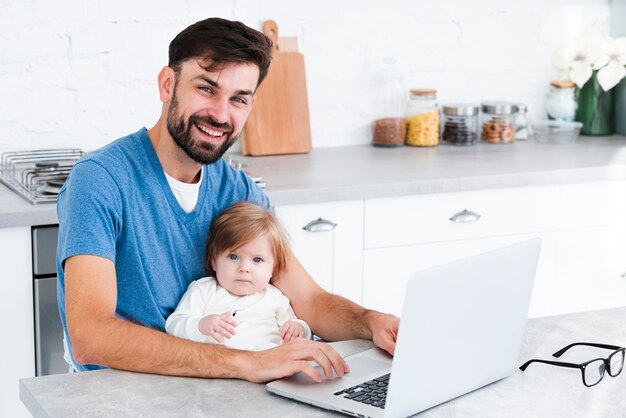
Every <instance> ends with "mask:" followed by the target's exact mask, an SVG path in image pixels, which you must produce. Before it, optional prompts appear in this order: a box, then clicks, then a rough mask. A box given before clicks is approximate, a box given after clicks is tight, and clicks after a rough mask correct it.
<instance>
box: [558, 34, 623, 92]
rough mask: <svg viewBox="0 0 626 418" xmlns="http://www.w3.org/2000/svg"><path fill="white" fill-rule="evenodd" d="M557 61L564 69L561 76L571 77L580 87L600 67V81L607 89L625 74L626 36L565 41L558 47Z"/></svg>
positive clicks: (563, 77)
mask: <svg viewBox="0 0 626 418" xmlns="http://www.w3.org/2000/svg"><path fill="white" fill-rule="evenodd" d="M554 65H555V67H556V68H558V69H559V70H560V71H561V79H563V80H571V81H573V82H574V83H576V85H577V86H578V87H582V86H584V85H585V83H586V82H587V81H589V79H590V78H591V75H592V74H593V71H594V70H598V83H600V86H601V87H602V89H603V90H604V91H608V90H610V89H612V88H613V87H615V85H617V83H619V82H620V80H621V79H622V78H624V77H625V76H626V67H625V66H626V38H619V39H611V38H606V39H600V38H597V37H589V38H587V39H586V40H582V41H578V42H576V43H573V44H569V45H565V46H564V47H563V48H561V49H560V50H559V51H557V53H556V55H555V57H554Z"/></svg>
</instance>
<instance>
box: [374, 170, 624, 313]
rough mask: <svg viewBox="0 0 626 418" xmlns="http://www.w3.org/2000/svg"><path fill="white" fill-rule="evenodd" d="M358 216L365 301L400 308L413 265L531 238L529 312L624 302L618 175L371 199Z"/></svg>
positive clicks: (621, 197) (621, 191)
mask: <svg viewBox="0 0 626 418" xmlns="http://www.w3.org/2000/svg"><path fill="white" fill-rule="evenodd" d="M464 210H466V211H465V212H464ZM364 213H365V215H364V269H363V272H364V273H363V303H364V305H365V306H368V307H371V308H374V309H378V310H383V311H390V312H393V313H396V314H399V313H400V312H401V305H402V301H403V294H404V287H405V284H406V281H407V280H408V278H409V276H410V274H411V273H412V272H414V271H417V270H422V269H425V268H428V267H430V266H433V265H436V264H442V263H446V262H449V261H452V260H455V259H460V258H464V257H467V256H470V255H474V254H477V253H480V252H483V251H487V250H490V249H493V248H497V247H501V246H505V245H508V244H512V243H514V242H519V241H522V240H525V239H529V238H533V237H540V238H542V250H541V255H540V259H539V264H538V267H537V275H536V278H535V286H534V289H533V296H532V299H531V305H530V310H529V316H543V315H551V314H558V313H565V312H575V311H582V310H589V309H600V308H608V307H615V306H623V305H626V182H625V181H605V182H589V183H580V184H569V185H561V186H558V185H554V186H533V187H519V188H510V189H499V190H495V189H494V190H483V191H474V192H461V193H442V194H432V195H419V196H406V197H396V198H385V199H370V200H366V201H365V206H364ZM455 216H456V218H457V220H461V221H466V222H453V221H452V220H451V218H455Z"/></svg>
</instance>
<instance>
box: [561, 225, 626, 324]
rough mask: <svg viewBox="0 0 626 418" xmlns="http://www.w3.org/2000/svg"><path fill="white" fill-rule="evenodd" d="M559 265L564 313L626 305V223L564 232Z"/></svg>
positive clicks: (562, 309) (562, 311)
mask: <svg viewBox="0 0 626 418" xmlns="http://www.w3.org/2000/svg"><path fill="white" fill-rule="evenodd" d="M556 263H557V264H558V268H559V273H558V275H557V276H556V289H557V290H558V298H557V301H556V302H557V306H556V309H557V310H558V311H559V312H560V313H566V312H576V311H586V310H593V309H601V308H612V307H616V306H625V305H626V223H624V224H621V225H620V224H617V225H610V226H601V227H593V228H583V229H579V230H571V231H562V232H561V233H560V234H559V241H558V247H557V252H556Z"/></svg>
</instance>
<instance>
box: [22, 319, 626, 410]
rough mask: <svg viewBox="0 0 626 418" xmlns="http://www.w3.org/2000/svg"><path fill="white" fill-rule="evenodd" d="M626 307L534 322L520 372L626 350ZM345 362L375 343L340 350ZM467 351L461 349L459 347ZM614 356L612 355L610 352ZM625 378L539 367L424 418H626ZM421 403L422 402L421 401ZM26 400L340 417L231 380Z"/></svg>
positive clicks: (31, 385) (96, 389)
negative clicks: (593, 379)
mask: <svg viewBox="0 0 626 418" xmlns="http://www.w3.org/2000/svg"><path fill="white" fill-rule="evenodd" d="M625 323H626V307H623V308H617V309H606V310H599V311H591V312H581V313H575V314H567V315H559V316H553V317H543V318H535V319H529V320H528V321H527V325H526V332H525V336H524V340H523V342H522V348H521V353H520V355H519V364H520V365H521V364H522V363H524V362H525V361H527V360H529V359H531V358H542V359H550V358H551V354H552V353H554V352H556V351H557V350H559V349H561V348H563V347H565V346H566V345H568V344H570V343H572V342H581V341H584V342H599V343H605V344H612V345H620V346H624V345H626V327H625V326H624V324H625ZM336 344H337V345H336V348H337V350H338V351H339V352H340V353H341V354H342V355H344V356H345V355H348V354H351V353H355V352H358V351H362V350H364V349H366V348H369V347H370V346H371V343H370V342H369V341H363V340H353V341H348V342H342V343H336ZM459 349H462V345H461V346H459ZM607 352H609V351H608V350H602V349H593V348H591V349H589V348H580V349H571V350H570V351H568V352H567V353H566V354H565V355H564V356H562V357H561V358H560V360H561V361H570V362H574V363H577V362H583V361H586V360H590V359H592V358H597V357H605V356H606V355H608V354H607ZM609 353H610V352H609ZM624 393H626V372H624V373H622V374H620V375H619V376H617V377H610V376H608V374H607V375H606V376H605V377H604V379H603V381H602V382H600V383H599V384H598V385H597V386H594V387H592V388H587V387H585V386H584V385H583V383H582V379H581V374H580V371H579V370H577V369H567V368H561V367H554V366H549V365H542V364H532V365H530V366H529V367H528V369H526V371H525V372H521V371H519V370H516V371H515V372H514V373H513V375H512V376H510V377H508V378H505V379H502V380H500V381H497V382H495V383H492V384H491V385H488V386H485V387H484V388H481V389H478V390H476V391H474V392H471V393H469V394H466V395H464V396H461V397H459V398H457V399H454V400H451V401H449V402H446V403H444V404H442V405H439V406H436V407H434V408H431V409H429V410H427V411H425V412H423V413H422V414H420V415H419V416H420V417H425V418H441V417H467V418H473V417H476V418H478V417H480V418H488V417H493V418H496V417H497V418H501V417H507V418H516V417H520V418H521V417H523V418H528V417H550V418H552V417H565V416H566V417H586V418H589V417H603V418H610V417H615V418H617V417H620V418H621V417H624V415H625V414H626V412H625V411H626V396H624ZM416 396H419V394H416ZM20 398H21V399H22V402H24V404H25V405H26V406H27V408H28V410H29V411H30V412H31V413H32V414H33V416H35V417H38V418H39V417H50V418H55V417H82V416H90V417H118V416H128V415H133V416H150V417H152V416H166V417H185V418H187V417H209V416H210V417H227V416H241V417H243V416H279V417H294V418H296V417H297V418H301V417H322V416H334V415H335V414H333V413H331V412H328V411H325V410H322V409H318V408H316V407H312V406H309V405H305V404H302V403H299V402H296V401H291V400H287V399H284V398H281V397H279V396H276V395H272V394H270V393H268V392H266V390H265V387H264V385H258V384H254V383H249V382H244V381H240V380H230V379H196V378H184V377H168V376H157V375H150V374H141V373H132V372H123V371H118V370H98V371H93V372H85V373H76V374H71V375H70V374H66V375H56V376H46V377H33V378H27V379H21V380H20Z"/></svg>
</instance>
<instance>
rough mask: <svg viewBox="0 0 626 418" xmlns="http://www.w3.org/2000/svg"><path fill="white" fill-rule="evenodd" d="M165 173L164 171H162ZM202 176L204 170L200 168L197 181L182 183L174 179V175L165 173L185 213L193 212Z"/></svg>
mask: <svg viewBox="0 0 626 418" xmlns="http://www.w3.org/2000/svg"><path fill="white" fill-rule="evenodd" d="M164 173H165V171H164ZM203 176H204V170H203V169H201V170H200V180H198V182H197V183H191V184H190V183H183V182H182V181H178V180H176V179H175V178H174V177H172V176H170V175H169V174H167V173H165V178H166V179H167V182H168V184H169V185H170V188H171V189H172V193H174V197H176V200H177V201H178V204H179V205H180V207H181V208H183V210H184V211H185V212H187V213H190V212H193V211H194V209H195V208H196V204H197V203H198V195H199V194H200V185H201V184H202V177H203Z"/></svg>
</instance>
